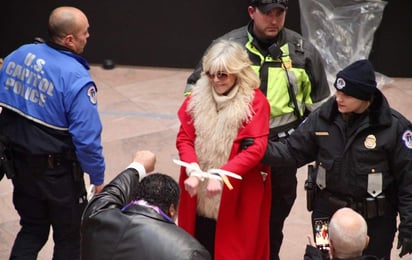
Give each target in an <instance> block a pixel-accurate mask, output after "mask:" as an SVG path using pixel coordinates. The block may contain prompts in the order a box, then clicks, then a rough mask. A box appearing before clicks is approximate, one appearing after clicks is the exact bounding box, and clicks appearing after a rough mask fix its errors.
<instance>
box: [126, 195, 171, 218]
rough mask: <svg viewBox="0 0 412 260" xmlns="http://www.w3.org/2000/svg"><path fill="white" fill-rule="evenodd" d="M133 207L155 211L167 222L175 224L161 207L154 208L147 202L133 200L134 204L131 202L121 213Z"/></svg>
mask: <svg viewBox="0 0 412 260" xmlns="http://www.w3.org/2000/svg"><path fill="white" fill-rule="evenodd" d="M132 205H140V206H144V207H148V208H151V209H154V210H155V211H156V212H157V213H159V214H160V215H161V216H162V217H164V218H165V219H166V220H167V221H169V222H170V223H174V221H173V219H172V218H170V217H169V216H168V215H167V214H166V213H164V212H163V210H161V209H160V208H159V207H157V206H153V205H150V204H149V203H147V201H145V200H133V201H132V202H130V203H129V204H127V205H126V206H124V207H123V208H122V209H121V211H122V212H123V211H125V210H126V209H128V208H129V207H130V206H132Z"/></svg>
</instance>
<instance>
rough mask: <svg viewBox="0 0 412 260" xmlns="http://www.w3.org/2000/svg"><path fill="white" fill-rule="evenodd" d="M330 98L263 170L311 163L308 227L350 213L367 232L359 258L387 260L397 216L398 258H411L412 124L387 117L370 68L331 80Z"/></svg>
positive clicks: (354, 67) (363, 64) (358, 67)
mask: <svg viewBox="0 0 412 260" xmlns="http://www.w3.org/2000/svg"><path fill="white" fill-rule="evenodd" d="M334 86H335V88H336V90H337V91H336V94H335V96H334V97H332V98H331V99H329V100H328V101H327V102H326V103H325V104H323V105H322V106H321V107H320V108H319V109H318V110H316V111H315V112H313V113H312V114H310V115H309V117H308V118H307V119H306V121H304V122H303V123H302V124H301V126H300V127H299V128H298V129H297V130H296V131H295V132H294V133H292V135H291V136H290V137H289V138H287V139H286V141H285V143H279V142H277V143H276V142H270V144H269V146H268V149H267V152H266V154H265V157H264V159H263V161H264V163H267V164H270V165H273V166H275V165H290V164H291V165H296V166H298V167H301V166H303V165H305V164H307V163H310V162H312V161H315V162H316V163H315V172H316V176H315V177H314V180H315V182H316V189H317V192H315V194H316V195H315V197H314V200H313V213H312V220H315V219H317V218H324V217H327V218H330V217H331V216H332V214H333V213H334V212H335V211H336V210H337V209H339V208H342V207H350V208H352V209H354V210H356V211H358V212H359V213H361V214H362V215H363V217H364V218H365V219H366V221H367V224H368V235H369V236H370V244H369V246H368V247H367V248H366V250H365V251H364V254H370V255H375V256H377V257H379V258H384V259H390V254H391V248H392V244H393V239H394V236H395V232H396V231H397V228H396V217H397V214H398V213H399V215H400V225H399V235H398V246H397V248H398V249H401V250H400V254H399V255H400V256H401V257H402V256H404V255H406V254H410V253H411V252H412V124H411V122H410V121H408V120H407V119H406V118H405V117H404V116H402V115H401V114H400V113H399V112H397V111H395V110H394V109H391V108H390V107H389V104H388V102H387V100H386V98H385V97H384V96H383V94H382V93H381V91H380V90H379V89H378V88H377V87H376V80H375V72H374V69H373V67H372V65H371V63H370V62H369V61H368V60H359V61H356V62H354V63H352V64H350V65H349V66H347V67H346V68H345V69H343V70H342V71H340V72H338V73H337V76H336V80H335V83H334Z"/></svg>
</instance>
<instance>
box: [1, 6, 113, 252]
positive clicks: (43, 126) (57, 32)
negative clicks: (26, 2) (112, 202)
mask: <svg viewBox="0 0 412 260" xmlns="http://www.w3.org/2000/svg"><path fill="white" fill-rule="evenodd" d="M88 27H89V23H88V19H87V17H86V16H85V14H84V13H83V12H82V11H81V10H79V9H77V8H74V7H67V6H65V7H58V8H56V9H55V10H53V11H52V13H51V14H50V17H49V24H48V30H49V37H50V41H48V42H47V43H38V42H37V43H33V44H26V45H23V46H21V47H20V48H18V49H17V50H15V51H14V52H12V53H11V54H9V55H8V56H7V57H6V58H5V59H4V64H3V66H2V69H1V71H0V106H1V107H2V113H1V114H0V135H1V137H2V138H1V139H0V140H1V141H2V144H3V146H5V147H6V149H5V151H4V153H3V154H5V155H6V156H5V157H6V158H7V162H8V163H9V164H10V163H12V167H11V170H9V171H8V172H7V176H8V177H9V178H12V182H13V186H14V191H13V203H14V206H15V208H16V210H17V212H18V214H19V215H20V224H21V230H20V231H19V233H18V234H17V237H16V239H15V242H14V245H13V248H12V250H11V256H10V258H11V259H36V258H37V254H38V252H39V251H40V250H41V248H42V247H43V246H44V244H45V243H46V242H47V240H48V237H49V232H50V226H51V227H52V228H53V240H54V243H55V246H54V253H53V259H79V258H80V221H81V215H82V212H83V210H84V208H85V206H86V204H87V198H86V189H85V183H84V179H83V172H86V173H88V174H89V176H90V183H91V184H94V185H95V187H96V192H97V193H98V192H99V191H100V190H101V189H102V187H103V182H104V171H105V161H104V157H103V154H102V145H101V131H102V124H101V121H100V117H99V114H98V110H97V99H96V91H97V89H96V86H95V83H94V82H93V80H92V78H91V76H90V74H89V71H88V70H89V65H88V64H87V62H86V61H85V60H84V59H83V58H82V57H80V56H79V54H80V53H82V52H83V49H84V47H85V45H86V43H87V38H88V37H89V32H88Z"/></svg>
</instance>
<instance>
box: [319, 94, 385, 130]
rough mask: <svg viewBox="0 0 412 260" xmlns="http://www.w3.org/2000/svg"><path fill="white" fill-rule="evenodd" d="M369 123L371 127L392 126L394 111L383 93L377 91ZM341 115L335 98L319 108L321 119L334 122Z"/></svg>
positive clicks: (371, 107) (370, 111) (370, 110)
mask: <svg viewBox="0 0 412 260" xmlns="http://www.w3.org/2000/svg"><path fill="white" fill-rule="evenodd" d="M368 111H369V118H370V120H369V123H370V124H371V125H390V124H391V122H392V112H391V111H392V110H391V108H390V107H389V103H388V101H387V99H386V98H385V96H384V95H383V94H382V92H381V91H380V90H379V89H377V91H376V92H375V93H374V96H373V99H372V103H371V105H370V106H369V110H368ZM338 114H339V111H338V105H337V103H336V100H335V96H332V97H331V98H330V99H329V100H328V101H326V102H325V104H324V105H322V106H321V107H320V108H319V115H320V117H323V118H325V120H328V121H330V122H332V121H333V120H334V119H335V118H336V116H337V115H338Z"/></svg>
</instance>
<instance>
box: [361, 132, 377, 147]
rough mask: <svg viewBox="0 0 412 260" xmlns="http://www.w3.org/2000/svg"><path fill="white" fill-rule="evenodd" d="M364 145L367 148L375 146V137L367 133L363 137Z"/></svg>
mask: <svg viewBox="0 0 412 260" xmlns="http://www.w3.org/2000/svg"><path fill="white" fill-rule="evenodd" d="M364 145H365V147H366V148H368V149H374V148H375V147H376V137H375V136H374V135H368V136H367V137H366V138H365V142H364Z"/></svg>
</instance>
